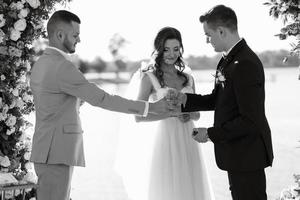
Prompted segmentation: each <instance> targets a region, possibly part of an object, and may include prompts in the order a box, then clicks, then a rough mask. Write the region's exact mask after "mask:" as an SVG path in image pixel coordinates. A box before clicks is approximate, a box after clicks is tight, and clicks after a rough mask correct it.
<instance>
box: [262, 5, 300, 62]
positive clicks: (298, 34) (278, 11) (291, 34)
mask: <svg viewBox="0 0 300 200" xmlns="http://www.w3.org/2000/svg"><path fill="white" fill-rule="evenodd" d="M264 5H267V6H270V11H269V14H270V16H272V17H274V18H275V19H278V18H280V19H281V20H282V21H283V28H281V30H280V33H278V34H276V36H278V37H279V39H281V40H285V39H287V38H291V39H292V40H293V42H292V43H291V52H290V55H296V56H298V57H300V1H299V0H269V1H268V2H266V3H264Z"/></svg>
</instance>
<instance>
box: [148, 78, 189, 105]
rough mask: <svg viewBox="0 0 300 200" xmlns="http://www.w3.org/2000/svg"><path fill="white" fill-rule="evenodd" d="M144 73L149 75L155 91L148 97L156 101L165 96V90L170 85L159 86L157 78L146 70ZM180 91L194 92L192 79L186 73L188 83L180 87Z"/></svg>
mask: <svg viewBox="0 0 300 200" xmlns="http://www.w3.org/2000/svg"><path fill="white" fill-rule="evenodd" d="M146 74H147V75H148V76H149V78H150V80H151V83H152V85H153V87H154V89H155V92H154V93H152V94H151V95H150V99H151V100H153V101H157V100H159V99H161V98H163V97H164V96H166V94H167V91H168V89H169V88H170V87H161V86H160V84H159V82H158V80H157V78H156V77H155V75H154V74H153V73H152V72H146ZM180 92H182V93H194V91H193V79H192V78H191V76H190V75H188V84H187V85H186V86H185V87H184V88H182V89H181V91H180Z"/></svg>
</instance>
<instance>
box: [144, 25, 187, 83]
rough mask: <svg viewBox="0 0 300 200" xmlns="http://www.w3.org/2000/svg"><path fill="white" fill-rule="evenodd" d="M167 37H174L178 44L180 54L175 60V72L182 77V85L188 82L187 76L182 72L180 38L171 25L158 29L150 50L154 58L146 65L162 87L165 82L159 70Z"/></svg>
mask: <svg viewBox="0 0 300 200" xmlns="http://www.w3.org/2000/svg"><path fill="white" fill-rule="evenodd" d="M169 39H175V40H177V41H178V42H179V44H180V54H179V57H178V59H177V60H176V62H175V66H176V67H177V74H178V75H179V76H181V77H183V78H184V82H183V84H182V85H183V86H186V84H187V83H188V77H187V76H186V74H184V73H183V70H184V69H185V63H184V61H183V58H182V54H183V52H184V48H183V44H182V38H181V34H180V32H179V31H178V30H177V29H175V28H172V27H164V28H162V29H160V31H159V32H158V33H157V35H156V37H155V39H154V51H153V52H152V57H153V58H154V63H153V64H151V65H149V66H148V69H147V70H153V72H154V74H155V76H156V77H157V79H158V81H159V83H160V85H161V86H162V87H164V86H165V85H166V84H165V82H164V79H163V75H164V72H163V71H162V70H161V63H162V62H163V54H164V49H165V43H166V41H167V40H169Z"/></svg>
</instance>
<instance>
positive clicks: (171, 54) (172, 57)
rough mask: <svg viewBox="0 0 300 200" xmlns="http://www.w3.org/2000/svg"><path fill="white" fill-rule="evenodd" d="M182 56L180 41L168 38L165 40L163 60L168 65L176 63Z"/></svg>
mask: <svg viewBox="0 0 300 200" xmlns="http://www.w3.org/2000/svg"><path fill="white" fill-rule="evenodd" d="M179 56H180V43H179V41H178V40H176V39H168V40H166V42H165V46H164V54H163V62H164V63H165V64H167V65H174V64H175V62H176V61H177V59H178V57H179Z"/></svg>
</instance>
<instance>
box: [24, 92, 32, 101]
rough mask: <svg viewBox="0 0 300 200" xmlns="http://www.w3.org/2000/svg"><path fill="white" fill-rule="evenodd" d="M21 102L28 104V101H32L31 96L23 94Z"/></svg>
mask: <svg viewBox="0 0 300 200" xmlns="http://www.w3.org/2000/svg"><path fill="white" fill-rule="evenodd" d="M23 100H24V101H25V102H30V101H32V96H31V95H28V94H25V95H24V96H23Z"/></svg>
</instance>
